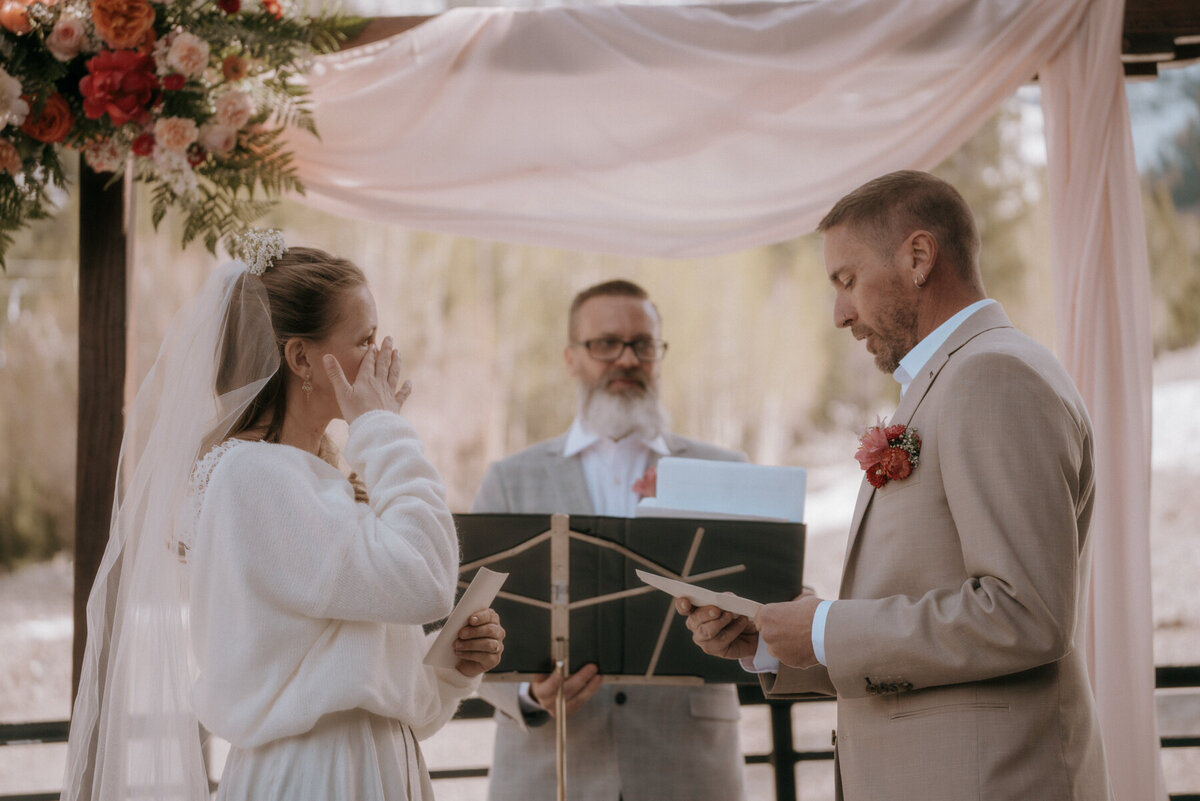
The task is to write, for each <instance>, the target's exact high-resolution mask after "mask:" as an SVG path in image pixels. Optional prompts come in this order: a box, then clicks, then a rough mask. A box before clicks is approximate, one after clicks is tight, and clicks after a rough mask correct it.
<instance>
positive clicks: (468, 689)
mask: <svg viewBox="0 0 1200 801" xmlns="http://www.w3.org/2000/svg"><path fill="white" fill-rule="evenodd" d="M434 672H435V673H436V674H437V677H438V681H439V682H441V683H442V684H445V685H446V686H447V687H449V688H451V689H452V692H451V693H450V695H451V696H453V697H456V698H466V697H467V696H468V695H470V694H471V693H473V692H475V691H476V690H478V689H479V685H480V684H483V674H482V673H480V674H479V675H478V676H473V677H472V676H464V675H463V674H461V673H459V672H458V671H457V670H456V669H454V668H434Z"/></svg>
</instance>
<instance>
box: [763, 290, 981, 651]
mask: <svg viewBox="0 0 1200 801" xmlns="http://www.w3.org/2000/svg"><path fill="white" fill-rule="evenodd" d="M995 302H996V301H994V300H992V299H991V298H984V299H983V300H978V301H976V302H974V303H972V304H971V305H970V306H967V307H965V308H963V309H960V310H959V311H958V312H957V313H956V314H955V315H954V316H953V317H951V318H950V319H949V320H947V321H946V322H944V323H942V324H941V325H939V326H938V327H937V328H935V329H933V331H931V332H929V334H928V335H926V337H925V338H924V339H922V340H921V341H920V342H918V343H917V344H916V346H914V347H913V349H912V350H910V351H909V352H908V353H906V354H904V358H902V359H901V360H900V366H899V367H897V368H896V370H895V372H893V373H892V378H894V379H896V381H897V382H898V383H899V384H900V397H902V398H903V397H904V393H905V392H907V391H908V385H909V384H911V383H912V382H913V379H914V378H916V377H917V376H918V375H920V374H921V370H923V369H924V367H925V365H926V363H928V361H929V358H930V357H931V356H933V354H935V353H937V350H938V348H940V347H941V346H942V345H943V344H945V342H946V340H947V339H949V338H950V335H951V334H953V333H954V332H955V331H956V330H958V327H959V326H960V325H962V324H963V323H964V322H966V320H967V318H968V317H970V316H971V315H972V314H974V313H975V312H977V311H979V310H980V309H982V308H983V307H984V306H990V305H991V304H993V303H995ZM833 604H834V601H821V603H820V604H818V605H817V611H816V613H815V614H814V615H813V622H812V645H813V653H814V654H816V657H817V661H818V662H820V663H821V664H822V665H824V664H826V662H825V621H826V619H827V618H828V617H829V608H830V607H831V606H833ZM743 664H745V663H743ZM746 669H747V670H751V672H754V673H774V672H775V671H776V670H778V669H779V660H778V659H776V658H775V657H773V656H771V655H770V654H769V653H767V647H766V645H764V644H763V641H762V638H761V637H760V638H759V640H758V651H757V652H756V653H755V654H754V661H753V668H751V667H749V666H747V667H746Z"/></svg>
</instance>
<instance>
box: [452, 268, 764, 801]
mask: <svg viewBox="0 0 1200 801" xmlns="http://www.w3.org/2000/svg"><path fill="white" fill-rule="evenodd" d="M659 323H660V321H659V316H658V310H657V309H656V308H655V306H654V304H653V303H651V302H650V299H649V297H648V296H647V295H646V292H645V290H643V289H642V288H641V287H639V286H637V285H636V284H633V283H630V282H629V281H608V282H606V283H603V284H599V285H597V286H593V287H591V288H590V289H585V290H584V291H583V292H580V293H579V294H578V295H577V296H576V297H575V300H574V302H573V303H572V304H571V311H570V317H569V324H568V335H569V341H568V344H567V346H566V348H565V350H564V352H563V355H564V358H565V359H566V363H567V372H568V373H569V374H570V376H571V377H572V378H573V379H574V380H575V383H576V385H577V389H578V396H579V413H578V416H577V417H576V419H575V422H574V423H572V425H571V428H570V430H569V431H567V433H566V434H563V435H562V436H560V437H557V438H555V439H552V440H548V441H546V442H541V443H538V444H537V445H534V446H532V447H530V448H528V449H526V450H524V451H522V452H520V453H517V454H515V455H513V456H510V457H508V458H507V459H504V460H502V461H499V462H496V463H495V464H493V465H492V466H491V467H490V468H489V469H488V471H487V475H485V476H484V479H483V485H482V486H481V487H480V489H479V494H478V496H476V498H475V504H474V506H473V507H472V509H471V511H472V512H494V513H505V514H538V513H545V514H554V513H565V514H572V515H607V516H614V517H632V516H633V514H634V509H635V507H636V506H637V501H638V494H639V493H638V489H642V490H643V493H642V494H651V493H649V492H647V491H645V488H644V486H642V485H643V484H644V482H642V481H640V479H642V477H643V475H644V473H645V471H646V469H647V468H648V467H652V466H654V465H655V464H656V463H657V462H658V459H659V457H662V456H686V457H690V458H693V459H719V460H727V461H732V460H737V461H742V460H744V457H743V456H742V454H740V453H736V452H734V451H727V450H724V449H721V448H716V447H714V446H712V445H706V444H704V443H701V442H696V441H694V440H689V439H684V438H683V437H679V436H676V435H674V434H671V433H669V432H668V431H667V422H666V413H665V411H664V409H663V407H662V406H661V404H660V403H659V399H658V381H659V366H660V364H661V360H662V357H663V354H664V353H665V352H666V344H665V343H663V342H662V339H661V336H660V325H659ZM635 484H637V485H639V486H638V487H637V488H635ZM601 682H602V679H601V677H600V676H598V675H597V674H596V667H595V666H594V665H588V666H586V667H584V668H582V669H580V670H579V671H578V672H576V673H575V674H574V675H572V676H570V677H569V678H567V680H566V682H565V684H564V687H563V691H564V693H565V694H566V697H567V712H568V714H569V715H570V716H571V717H570V723H569V726H568V731H569V736H568V737H567V743H568V749H567V750H568V753H567V765H568V770H567V777H568V781H567V793H568V796H569V797H570V798H571V799H573V800H575V799H578V800H581V801H582V800H583V799H586V801H618V799H622V801H663V799H687V801H738V799H740V798H742V797H743V790H742V768H743V760H742V750H741V746H740V743H739V739H738V717H739V712H740V709H739V707H738V700H737V694H736V692H735V690H734V688H733V686H732V685H716V684H711V685H705V686H699V687H678V686H644V685H621V684H603V685H602V683H601ZM559 684H560V679H559V678H558V677H557V676H551V677H547V678H544V679H543V680H542V681H537V682H533V683H532V684H531V685H521V686H518V685H517V684H508V685H502V686H501V687H500V688H499V689H498V692H499V693H506V694H507V695H508V696H509V697H508V698H507V703H505V700H506V699H504V698H494V699H489V700H495V701H496V706H497V708H499V709H508V710H512V711H513V712H514V713H515V714H516V715H518V716H520V717H522V718H523V720H521V721H517V720H514V719H512V718H511V717H506V716H504V715H497V716H496V719H497V725H498V729H497V732H496V746H495V754H494V758H493V760H492V771H491V777H490V783H489V786H488V798H489V799H491V801H507V800H511V801H543V799H544V801H551V799H553V798H554V797H555V788H556V786H557V785H556V773H555V739H554V737H555V727H554V726H544V725H541V724H543V723H545V722H547V720H548V718H549V714H550V712H549V710H552V709H553V708H554V698H555V694H556V693H557V692H558V688H559ZM496 692H497V689H495V688H493V691H492V692H491V693H489V694H490V695H493V696H495V694H496ZM518 696H519V697H518ZM518 703H519V705H520V706H519V711H518Z"/></svg>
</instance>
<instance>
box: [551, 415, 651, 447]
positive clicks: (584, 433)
mask: <svg viewBox="0 0 1200 801" xmlns="http://www.w3.org/2000/svg"><path fill="white" fill-rule="evenodd" d="M599 441H600V435H599V434H593V433H592V432H590V431H588V430H587V429H585V428H584V427H583V423H581V422H580V421H579V418H578V417H576V418H575V419H574V420H573V421H572V422H571V428H570V430H568V431H567V441H566V442H565V443H564V444H563V456H574V455H575V454H577V453H581V452H583V451H585V450H587V449H588V448H590V447H591V446H593V445H595V444H596V443H597V442H599ZM640 442H641V443H642V444H643V445H645V446H646V447H647V448H649V449H650V450H652V451H654V452H655V453H657V454H658V455H659V456H670V455H671V449H670V448H668V447H667V440H666V438H664V437H663V435H662V434H659V435H658V436H656V437H654V438H653V439H650V440H646V439H641V440H640Z"/></svg>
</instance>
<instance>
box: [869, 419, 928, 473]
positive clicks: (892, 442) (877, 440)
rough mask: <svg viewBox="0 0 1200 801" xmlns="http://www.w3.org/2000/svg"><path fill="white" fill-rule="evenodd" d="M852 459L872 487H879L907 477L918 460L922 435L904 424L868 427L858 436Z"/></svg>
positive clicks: (919, 458)
mask: <svg viewBox="0 0 1200 801" xmlns="http://www.w3.org/2000/svg"><path fill="white" fill-rule="evenodd" d="M854 458H855V459H857V460H858V464H859V466H860V467H862V469H863V470H864V471H866V474H867V481H868V482H869V483H870V484H871V486H872V487H875V488H876V489H879V488H880V487H882V486H883V485H884V484H886V483H888V482H889V481H899V480H901V479H904V478H908V476H909V474H911V473H912V471H913V468H915V467H916V466H917V463H918V462H919V461H920V460H921V438H920V437H919V436H917V430H916V429H915V428H908V427H907V426H904V425H899V424H897V425H892V426H884V425H882V424H880V425H876V426H871V427H870V428H868V429H867V430H866V431H865V432H863V435H862V436H861V437H859V440H858V451H857V452H856V453H855V454H854Z"/></svg>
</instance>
